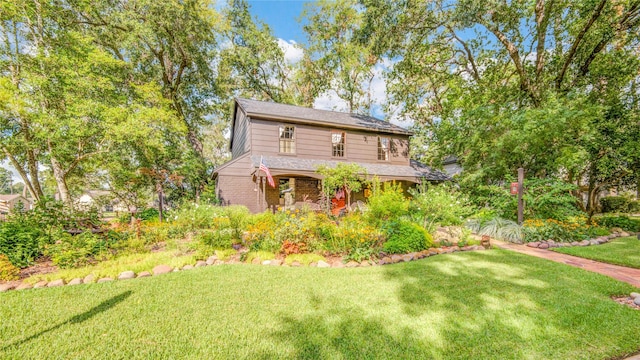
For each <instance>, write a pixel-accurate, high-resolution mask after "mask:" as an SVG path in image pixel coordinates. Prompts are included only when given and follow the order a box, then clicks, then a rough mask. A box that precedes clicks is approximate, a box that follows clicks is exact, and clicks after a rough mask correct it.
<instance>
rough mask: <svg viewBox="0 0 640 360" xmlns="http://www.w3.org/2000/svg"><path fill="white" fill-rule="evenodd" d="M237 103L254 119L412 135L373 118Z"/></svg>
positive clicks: (273, 105) (287, 106)
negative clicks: (280, 120) (281, 120)
mask: <svg viewBox="0 0 640 360" xmlns="http://www.w3.org/2000/svg"><path fill="white" fill-rule="evenodd" d="M236 102H237V103H238V104H239V105H240V106H241V107H242V109H244V111H246V112H247V114H248V115H249V116H250V117H253V118H262V119H278V120H279V119H283V120H287V121H292V122H301V123H312V124H325V125H330V126H334V127H335V126H337V127H341V128H355V129H365V130H372V131H376V132H384V133H392V134H403V135H411V134H412V133H411V131H409V130H407V129H404V128H401V127H400V126H397V125H394V124H391V123H389V122H387V121H383V120H380V119H376V118H374V117H371V116H365V115H358V114H350V113H345V112H338V111H328V110H319V109H312V108H307V107H302V106H294V105H286V104H278V103H274V102H266V101H257V100H249V99H242V98H237V99H236Z"/></svg>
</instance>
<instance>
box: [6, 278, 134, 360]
mask: <svg viewBox="0 0 640 360" xmlns="http://www.w3.org/2000/svg"><path fill="white" fill-rule="evenodd" d="M132 293H133V291H131V290H128V291H125V292H123V293H121V294H119V295H116V296H114V297H112V298H109V299H107V300H105V301H103V302H101V303H100V304H98V305H96V306H94V307H92V308H91V309H89V310H87V311H85V312H83V313H81V314H78V315H75V316H73V317H71V318H69V319H68V320H66V321H63V322H61V323H60V324H57V325H55V326H52V327H50V328H48V329H45V330H42V331H40V332H37V333H35V334H33V335H30V336H29V337H27V338H25V339H22V340H19V341H16V342H14V343H11V344H9V345H6V346H4V347H3V348H1V349H0V351H5V350H7V349H9V348H11V347H14V346H20V345H22V344H25V343H27V342H29V341H32V340H35V339H37V338H39V337H40V336H42V335H44V334H46V333H48V332H51V331H53V330H56V329H58V328H59V327H61V326H63V325H67V324H72V325H73V324H80V323H82V322H85V321H87V320H89V319H91V318H92V317H94V316H96V315H98V314H100V313H103V312H105V311H107V310H109V309H111V308H112V307H114V306H116V305H117V304H119V303H121V302H123V301H124V300H125V299H127V298H128V297H129V296H131V294H132Z"/></svg>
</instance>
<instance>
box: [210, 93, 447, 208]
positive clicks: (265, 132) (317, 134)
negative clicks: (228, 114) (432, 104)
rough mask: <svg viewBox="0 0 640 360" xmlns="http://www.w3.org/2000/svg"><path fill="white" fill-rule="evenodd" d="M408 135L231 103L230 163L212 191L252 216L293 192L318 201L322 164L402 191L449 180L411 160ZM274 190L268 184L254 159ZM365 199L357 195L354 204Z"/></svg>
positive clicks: (282, 108)
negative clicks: (353, 166) (357, 169)
mask: <svg viewBox="0 0 640 360" xmlns="http://www.w3.org/2000/svg"><path fill="white" fill-rule="evenodd" d="M411 135H412V133H411V132H410V131H408V130H406V129H403V128H401V127H399V126H396V125H393V124H391V123H388V122H386V121H382V120H379V119H376V118H373V117H370V116H362V115H356V114H348V113H342V112H335V111H326V110H317V109H311V108H305V107H299V106H292V105H284V104H277V103H273V102H263V101H256V100H247V99H236V100H235V104H234V111H233V122H232V126H231V142H230V146H229V147H230V151H231V154H232V159H231V161H229V162H227V163H225V164H223V165H221V166H219V167H218V168H216V169H215V172H214V178H215V179H216V191H217V195H218V198H219V199H220V200H221V202H222V203H223V204H224V205H233V204H240V205H245V206H247V207H248V208H249V209H250V210H251V211H252V212H260V211H264V210H265V209H267V208H270V209H273V208H275V207H277V206H280V205H282V204H283V202H284V197H285V194H286V193H291V195H289V196H293V198H294V200H295V201H296V202H298V203H301V202H305V201H311V202H316V201H317V200H318V198H319V195H320V189H321V181H322V177H321V176H320V175H319V174H318V173H317V172H316V169H317V167H318V166H319V165H321V164H326V165H328V166H335V164H337V163H338V162H349V163H357V164H359V165H361V166H362V167H364V168H365V169H366V172H367V175H368V176H370V177H371V176H374V175H375V176H378V178H379V179H380V180H382V181H388V180H396V181H399V182H402V183H403V185H405V186H411V185H413V184H416V183H420V182H421V181H424V180H426V181H445V180H450V177H449V176H447V175H446V174H444V173H442V172H440V171H437V170H433V169H431V168H429V167H428V166H426V165H424V164H421V163H419V162H416V161H413V160H411V159H410V157H409V137H410V136H411ZM261 161H262V162H263V164H264V165H266V166H267V167H268V169H269V170H270V173H271V175H272V176H273V178H274V182H275V184H274V185H275V186H274V187H271V186H269V185H268V184H267V181H266V174H265V172H264V171H261V170H260V162H261ZM359 198H363V194H362V193H361V194H356V196H355V197H353V199H359Z"/></svg>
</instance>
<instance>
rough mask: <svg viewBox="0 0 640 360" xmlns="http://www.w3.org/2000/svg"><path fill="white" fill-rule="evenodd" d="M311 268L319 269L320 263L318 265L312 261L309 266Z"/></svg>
mask: <svg viewBox="0 0 640 360" xmlns="http://www.w3.org/2000/svg"><path fill="white" fill-rule="evenodd" d="M309 267H318V263H317V262H315V261H312V262H311V263H310V264H309Z"/></svg>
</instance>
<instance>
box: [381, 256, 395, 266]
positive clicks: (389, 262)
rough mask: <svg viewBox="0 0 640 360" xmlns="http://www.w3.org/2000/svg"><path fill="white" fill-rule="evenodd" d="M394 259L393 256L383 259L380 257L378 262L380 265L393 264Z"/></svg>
mask: <svg viewBox="0 0 640 360" xmlns="http://www.w3.org/2000/svg"><path fill="white" fill-rule="evenodd" d="M392 262H393V261H391V258H390V257H388V256H385V257H383V258H382V259H380V261H378V264H380V265H384V264H391V263H392Z"/></svg>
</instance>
